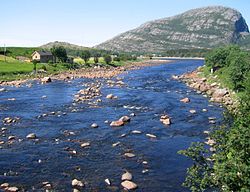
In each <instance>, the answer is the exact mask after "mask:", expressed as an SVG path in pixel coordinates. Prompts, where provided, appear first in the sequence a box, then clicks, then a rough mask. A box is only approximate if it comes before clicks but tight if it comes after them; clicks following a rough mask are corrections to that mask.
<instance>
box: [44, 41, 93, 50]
mask: <svg viewBox="0 0 250 192" xmlns="http://www.w3.org/2000/svg"><path fill="white" fill-rule="evenodd" d="M53 46H63V47H65V48H67V49H73V50H83V49H88V48H87V47H83V46H80V45H75V44H71V43H68V42H60V41H54V42H49V43H47V44H45V45H42V46H40V48H43V49H51V48H52V47H53Z"/></svg>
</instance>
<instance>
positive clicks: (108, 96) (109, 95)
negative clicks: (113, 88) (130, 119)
mask: <svg viewBox="0 0 250 192" xmlns="http://www.w3.org/2000/svg"><path fill="white" fill-rule="evenodd" d="M106 98H107V99H113V98H114V95H113V94H108V95H107V96H106Z"/></svg>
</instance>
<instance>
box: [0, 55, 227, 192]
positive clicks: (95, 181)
mask: <svg viewBox="0 0 250 192" xmlns="http://www.w3.org/2000/svg"><path fill="white" fill-rule="evenodd" d="M202 64H203V61H199V60H177V61H175V62H173V63H170V64H167V65H164V64H163V65H159V66H152V67H145V68H143V69H140V70H135V71H129V72H128V74H123V75H120V77H122V78H124V79H123V81H124V82H125V83H126V85H127V86H125V87H109V86H107V85H106V84H105V81H104V80H98V81H101V82H103V83H104V85H103V87H102V89H101V92H102V94H103V96H102V100H103V102H101V103H100V104H99V108H93V107H90V106H89V105H87V104H73V95H74V94H76V93H77V91H79V90H80V89H83V88H84V87H83V86H82V85H83V83H86V82H90V81H93V80H87V79H77V80H73V81H72V82H62V81H56V82H52V83H50V84H46V85H40V84H36V83H34V85H33V86H32V87H31V88H28V87H21V88H10V87H7V89H8V91H7V92H2V93H1V92H0V117H1V119H3V118H4V117H9V116H10V117H20V118H21V120H20V122H18V123H16V124H12V125H10V126H6V125H4V124H3V123H2V122H1V123H0V127H6V128H7V132H6V133H5V134H4V133H1V132H0V133H1V134H0V140H3V141H7V139H8V136H10V135H15V136H16V137H17V138H18V139H21V140H19V141H18V140H17V141H16V142H14V143H13V144H11V145H8V144H7V143H6V144H3V145H0V146H2V148H1V149H0V183H3V182H8V183H10V184H11V185H14V186H19V187H21V188H22V189H24V190H27V191H32V190H33V191H39V190H40V191H43V190H42V182H44V181H49V182H50V183H51V184H52V186H53V188H54V189H55V190H56V191H71V190H72V188H71V180H72V179H74V178H78V179H82V180H84V181H85V182H86V187H85V188H84V190H87V191H120V190H121V189H122V187H121V186H120V182H121V180H120V178H121V175H122V173H123V172H124V170H128V171H129V172H131V173H132V174H133V181H134V182H135V183H136V184H138V186H139V187H138V189H137V191H149V192H158V191H188V190H187V189H185V188H183V187H182V186H181V183H182V182H183V181H184V179H185V173H186V168H187V167H189V166H190V165H191V161H190V160H188V159H187V158H185V157H184V156H182V155H179V154H177V151H178V150H181V149H185V148H187V147H188V146H189V145H190V143H191V142H194V141H200V140H204V139H205V135H204V134H203V131H204V130H209V129H210V127H211V126H212V125H211V124H209V122H208V117H211V116H213V117H217V119H221V117H222V112H223V109H222V108H220V107H219V106H218V105H215V104H214V105H210V103H209V102H208V99H207V98H204V97H203V96H202V95H200V94H197V93H196V92H195V91H193V90H191V89H189V88H188V87H186V85H185V84H183V83H181V82H178V81H175V80H172V79H171V76H172V75H173V74H182V73H185V72H187V71H191V70H193V69H195V68H197V67H198V66H200V65H202ZM95 81H96V80H95ZM109 93H113V94H115V95H117V96H118V99H117V100H108V99H106V98H105V96H106V95H107V94H109ZM44 95H46V96H47V98H41V97H42V96H44ZM184 97H189V98H190V99H191V102H190V103H188V104H184V103H181V102H180V101H179V100H180V99H181V98H184ZM7 98H16V100H15V101H8V100H7ZM203 108H206V109H207V110H208V111H207V112H202V109H203ZM74 109H75V110H74ZM190 109H195V110H196V111H197V113H196V114H191V113H190V112H189V110H190ZM72 110H73V112H72ZM50 112H56V114H53V115H52V114H49V115H48V116H46V117H42V118H37V117H38V116H39V115H42V114H44V113H46V114H48V113H50ZM130 113H135V114H136V116H135V117H132V119H131V122H130V123H128V124H126V125H125V126H123V127H119V128H111V127H110V126H109V124H105V123H104V121H105V120H110V121H112V120H116V119H118V118H119V117H121V116H123V115H129V114H130ZM164 113H165V114H168V115H169V116H170V117H171V118H172V124H171V125H170V126H164V125H163V124H162V123H161V122H160V121H159V118H160V115H162V114H164ZM92 123H97V124H98V125H99V128H97V129H93V128H91V127H90V125H91V124H92ZM216 123H217V124H218V123H220V122H219V121H217V122H216ZM132 130H140V131H142V134H132V133H131V131H132ZM65 131H66V132H65ZM70 131H71V132H74V133H75V135H72V134H65V133H68V132H70ZM31 132H34V133H36V134H37V136H38V138H39V140H38V141H30V140H27V139H25V137H26V135H27V134H29V133H31ZM147 133H150V134H154V135H156V136H157V138H156V139H149V138H148V137H146V134H147ZM122 134H126V136H125V137H120V136H121V135H122ZM79 141H81V142H85V141H88V142H90V143H91V146H90V147H88V148H84V149H82V148H81V147H80V144H79ZM116 142H121V144H120V145H118V146H116V147H112V144H113V143H116ZM70 150H75V151H76V152H77V153H76V154H73V155H72V154H70V153H69V151H70ZM127 151H132V152H133V153H134V154H136V157H134V158H131V159H128V158H125V157H124V156H123V154H124V153H125V152H127ZM39 160H40V161H39ZM142 161H147V162H148V164H147V165H143V164H142ZM145 169H148V172H146V173H142V171H143V170H145ZM106 178H109V179H110V180H111V183H112V186H115V187H107V185H106V184H105V182H104V180H105V179H106Z"/></svg>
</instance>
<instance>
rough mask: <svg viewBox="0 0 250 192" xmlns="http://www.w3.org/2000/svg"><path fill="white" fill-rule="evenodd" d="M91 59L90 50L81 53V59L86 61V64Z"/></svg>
mask: <svg viewBox="0 0 250 192" xmlns="http://www.w3.org/2000/svg"><path fill="white" fill-rule="evenodd" d="M90 57H91V54H90V52H89V50H84V51H82V52H81V58H82V59H83V60H84V62H85V63H87V62H88V60H89V58H90Z"/></svg>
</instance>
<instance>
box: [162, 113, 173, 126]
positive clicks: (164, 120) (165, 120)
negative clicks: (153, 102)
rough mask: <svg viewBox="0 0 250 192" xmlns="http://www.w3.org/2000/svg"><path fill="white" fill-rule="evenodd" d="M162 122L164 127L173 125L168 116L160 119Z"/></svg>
mask: <svg viewBox="0 0 250 192" xmlns="http://www.w3.org/2000/svg"><path fill="white" fill-rule="evenodd" d="M160 121H161V122H162V123H163V124H164V125H170V124H171V121H170V117H169V116H168V115H162V116H161V118H160Z"/></svg>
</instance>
